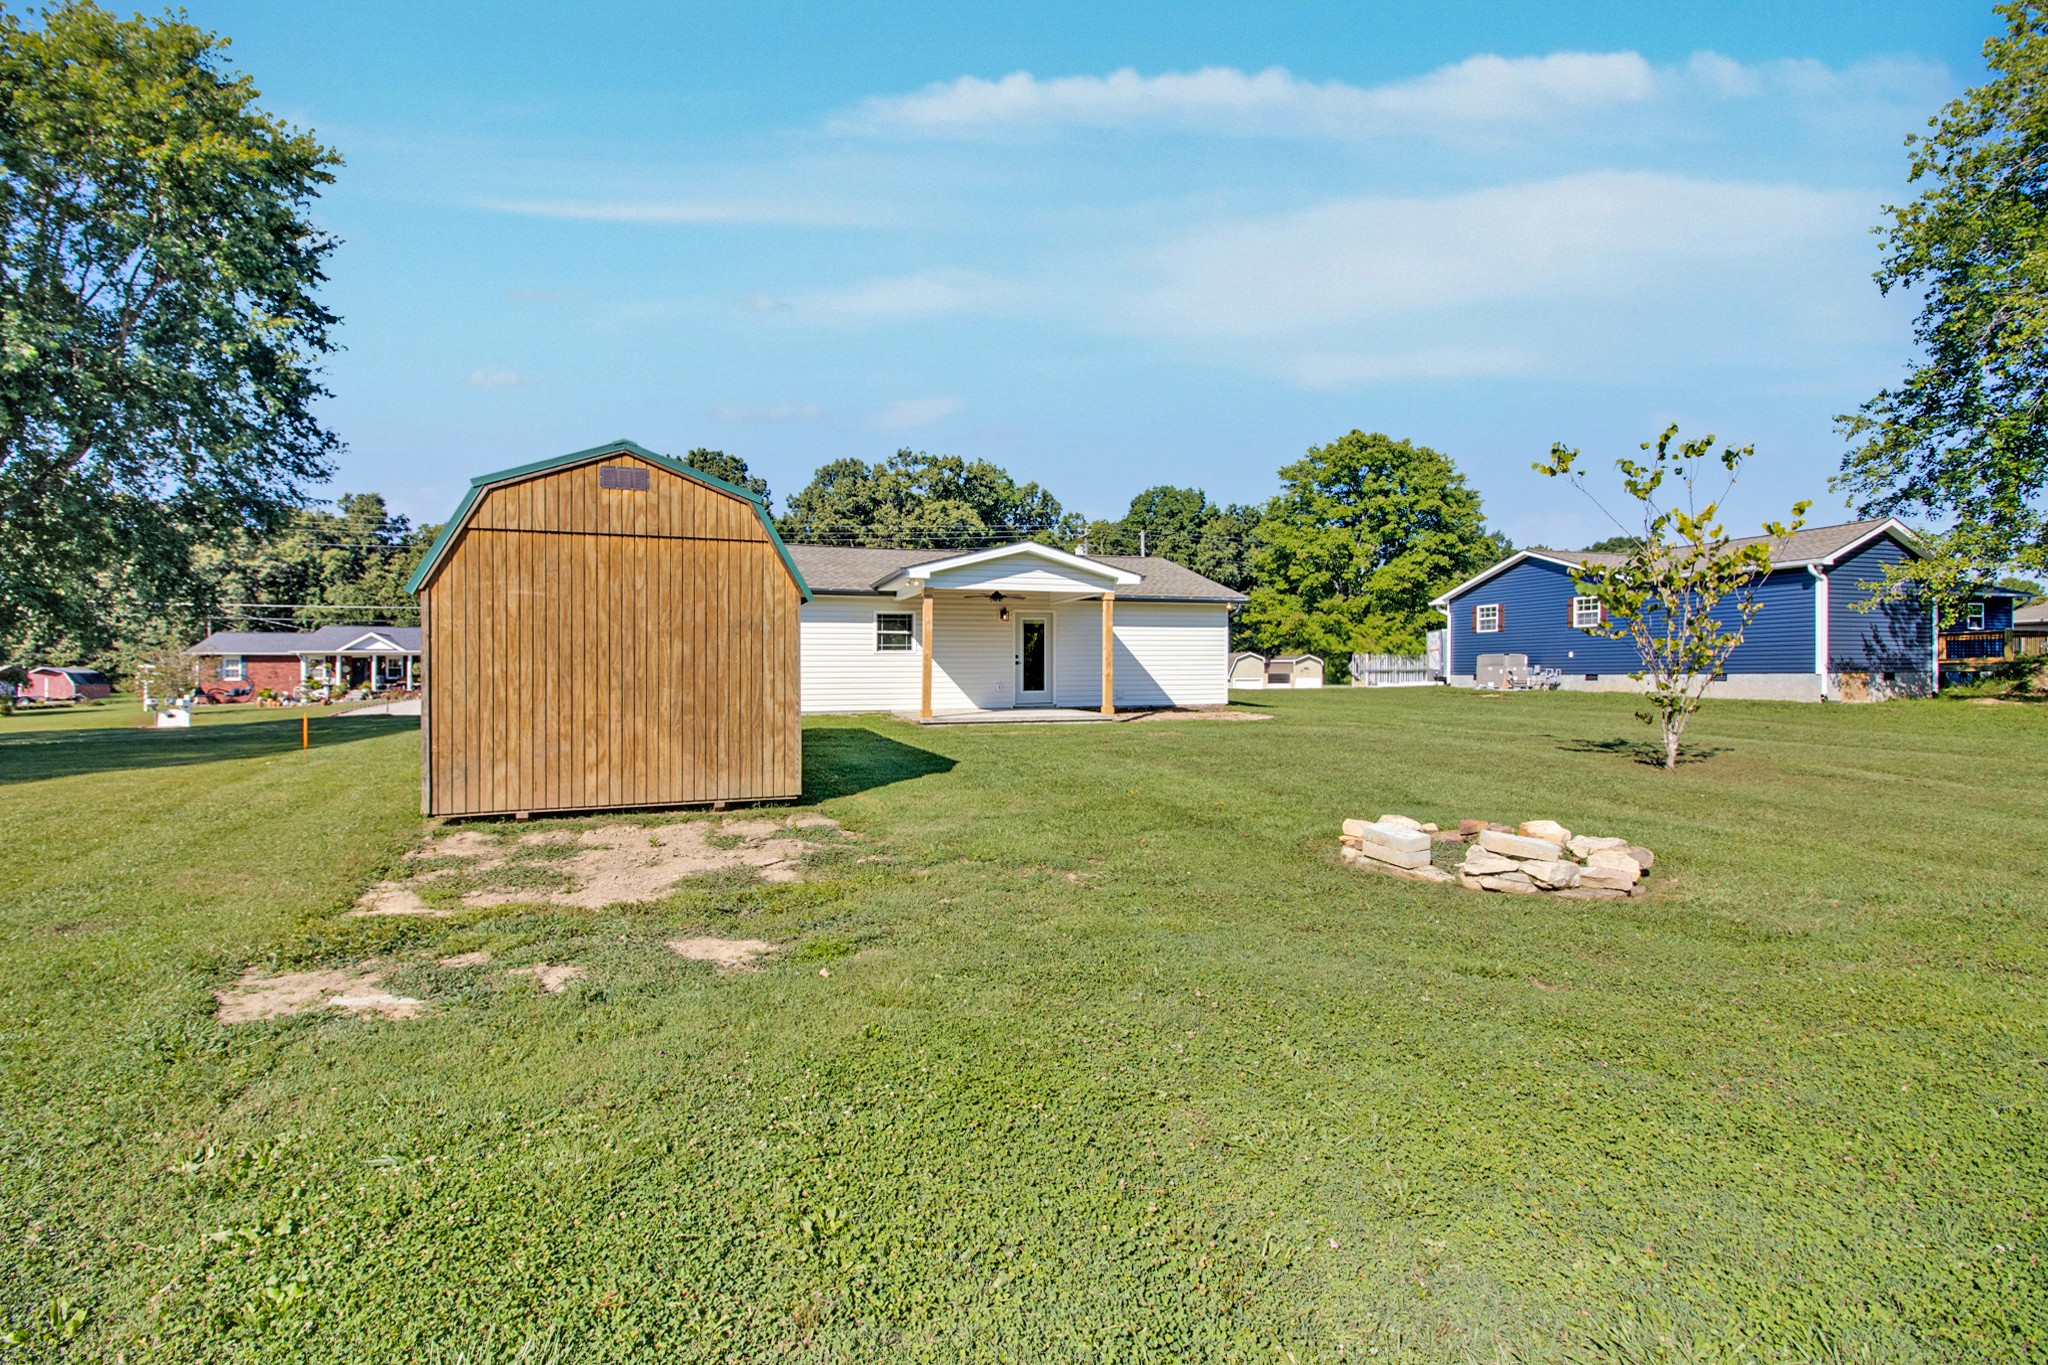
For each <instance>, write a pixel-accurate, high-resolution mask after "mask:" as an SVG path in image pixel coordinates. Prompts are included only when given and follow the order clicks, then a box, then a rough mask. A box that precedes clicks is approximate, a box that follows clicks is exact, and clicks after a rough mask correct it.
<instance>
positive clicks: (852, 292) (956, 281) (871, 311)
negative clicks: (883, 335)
mask: <svg viewBox="0 0 2048 1365" xmlns="http://www.w3.org/2000/svg"><path fill="white" fill-rule="evenodd" d="M1018 293H1019V291H1018V289H1017V286H1015V285H1013V284H1010V283H1008V282H1007V281H1004V280H999V279H996V278H994V277H993V276H990V275H984V274H981V273H979V272H978V271H972V270H927V271H923V272H920V273H918V274H915V275H898V276H892V277H889V278H886V279H879V280H869V281H866V282H865V283H862V284H856V285H852V286H849V287H848V288H845V289H832V290H820V291H816V292H813V293H809V294H802V295H797V296H795V297H794V298H792V300H791V305H792V306H793V307H794V308H795V310H796V312H797V313H798V315H799V316H806V317H813V318H824V319H830V320H835V321H844V322H855V321H869V320H889V319H899V318H919V317H931V316H934V315H936V314H941V313H959V312H969V311H975V312H986V311H988V310H990V309H992V308H995V307H998V306H1001V305H1004V304H1006V303H1009V302H1011V301H1013V300H1014V299H1015V298H1016V297H1017V296H1018Z"/></svg>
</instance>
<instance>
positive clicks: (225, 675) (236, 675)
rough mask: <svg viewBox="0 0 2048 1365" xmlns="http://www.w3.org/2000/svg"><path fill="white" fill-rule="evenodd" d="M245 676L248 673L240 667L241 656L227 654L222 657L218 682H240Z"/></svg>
mask: <svg viewBox="0 0 2048 1365" xmlns="http://www.w3.org/2000/svg"><path fill="white" fill-rule="evenodd" d="M247 676H248V671H247V670H246V669H244V668H243V667H242V656H241V655H239V654H228V655H224V656H222V658H221V661H220V680H221V681H222V682H240V681H242V679H244V678H246V677H247Z"/></svg>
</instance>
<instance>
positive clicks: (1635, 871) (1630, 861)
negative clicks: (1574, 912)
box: [1586, 848, 1643, 884]
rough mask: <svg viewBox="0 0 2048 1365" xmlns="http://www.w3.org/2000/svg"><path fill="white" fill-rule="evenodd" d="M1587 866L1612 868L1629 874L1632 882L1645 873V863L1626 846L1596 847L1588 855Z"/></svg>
mask: <svg viewBox="0 0 2048 1365" xmlns="http://www.w3.org/2000/svg"><path fill="white" fill-rule="evenodd" d="M1586 866H1587V867H1604V868H1610V869H1612V870H1613V871H1615V872H1620V873H1624V874H1626V875H1627V877H1628V879H1629V881H1630V883H1631V884H1633V883H1634V882H1635V881H1636V879H1637V878H1639V877H1641V876H1642V875H1643V865H1642V864H1641V863H1639V862H1637V861H1636V856H1635V854H1633V853H1631V852H1630V851H1629V850H1627V849H1625V848H1596V849H1594V850H1593V851H1592V852H1591V853H1588V854H1587V855H1586Z"/></svg>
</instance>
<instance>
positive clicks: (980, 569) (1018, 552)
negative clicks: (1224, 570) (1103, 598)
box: [874, 542, 1141, 600]
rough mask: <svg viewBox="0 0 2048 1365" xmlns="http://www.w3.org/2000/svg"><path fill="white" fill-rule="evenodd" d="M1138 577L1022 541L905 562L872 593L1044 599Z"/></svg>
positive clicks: (1103, 589)
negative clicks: (1043, 596) (963, 594)
mask: <svg viewBox="0 0 2048 1365" xmlns="http://www.w3.org/2000/svg"><path fill="white" fill-rule="evenodd" d="M1140 581H1141V576H1140V575H1138V574H1135V573H1132V572H1131V571H1130V570H1128V569H1119V568H1117V567H1116V566H1115V565H1113V564H1105V563H1103V562H1102V561H1100V560H1096V559H1089V558H1087V557H1086V556H1084V555H1077V554H1070V553H1068V552H1067V551H1065V550H1058V549H1054V548H1053V547H1052V546H1050V545H1039V544H1035V543H1031V542H1027V543H1025V544H1021V545H999V546H997V547H995V548H994V549H989V550H974V551H971V552H969V553H967V554H959V555H949V556H946V557H943V558H940V559H934V560H931V561H929V562H927V563H923V564H910V565H906V566H904V567H903V568H901V569H896V570H893V571H892V572H890V573H888V574H885V575H884V576H883V577H881V578H880V579H878V580H876V582H875V585H874V586H875V589H876V591H878V592H888V593H894V594H895V595H896V596H897V597H899V598H904V599H908V598H914V597H920V596H925V595H927V594H930V593H934V592H960V593H1004V594H1010V595H1024V594H1044V595H1045V596H1046V598H1047V599H1049V600H1058V599H1063V598H1065V599H1071V598H1076V597H1092V596H1095V595H1097V594H1101V593H1113V592H1115V591H1116V590H1117V589H1119V588H1124V587H1129V586H1131V585H1133V584H1136V583H1138V582H1140Z"/></svg>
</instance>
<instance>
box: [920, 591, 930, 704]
mask: <svg viewBox="0 0 2048 1365" xmlns="http://www.w3.org/2000/svg"><path fill="white" fill-rule="evenodd" d="M922 655H923V657H922V658H921V659H920V660H919V663H918V667H919V670H920V671H921V673H922V674H923V679H924V681H923V689H924V690H923V692H922V694H921V700H920V701H919V702H918V704H917V714H918V715H919V716H920V717H922V718H923V719H925V720H930V719H931V718H932V595H931V593H930V592H929V591H927V592H926V593H925V594H924V648H923V651H922Z"/></svg>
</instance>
